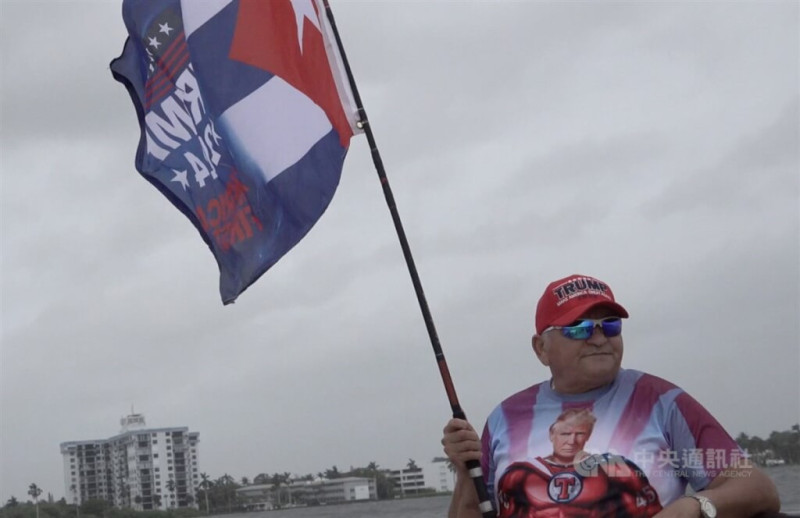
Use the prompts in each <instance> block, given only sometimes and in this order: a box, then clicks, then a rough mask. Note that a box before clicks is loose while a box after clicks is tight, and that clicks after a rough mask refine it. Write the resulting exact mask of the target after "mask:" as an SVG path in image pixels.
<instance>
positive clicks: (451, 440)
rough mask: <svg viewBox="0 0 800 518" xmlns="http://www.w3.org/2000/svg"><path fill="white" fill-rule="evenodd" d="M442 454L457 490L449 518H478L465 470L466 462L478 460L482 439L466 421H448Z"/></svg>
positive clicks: (473, 489) (472, 491)
mask: <svg viewBox="0 0 800 518" xmlns="http://www.w3.org/2000/svg"><path fill="white" fill-rule="evenodd" d="M442 446H444V453H445V454H446V455H447V458H448V459H450V462H452V463H453V466H455V468H456V487H455V490H454V491H453V498H452V500H450V510H449V511H448V513H447V517H448V518H481V517H482V515H481V511H480V508H479V506H478V493H477V491H475V485H474V484H473V483H472V479H471V478H470V476H469V472H468V471H467V467H466V462H467V461H468V460H477V461H480V460H481V440H480V437H478V434H477V433H476V432H475V430H474V429H473V428H472V425H470V424H469V423H468V422H467V421H464V420H463V419H451V420H450V421H448V423H447V425H446V426H445V427H444V435H443V437H442Z"/></svg>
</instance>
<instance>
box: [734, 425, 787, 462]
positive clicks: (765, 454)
mask: <svg viewBox="0 0 800 518" xmlns="http://www.w3.org/2000/svg"><path fill="white" fill-rule="evenodd" d="M736 443H737V444H738V445H739V447H740V448H742V449H743V450H746V451H747V453H748V454H749V455H750V458H751V459H752V460H754V461H755V462H756V464H760V465H765V464H767V461H768V460H772V459H774V460H782V461H784V462H786V464H800V424H795V425H794V426H792V427H791V428H790V429H789V430H786V431H783V432H778V431H774V432H772V433H770V434H769V437H768V438H766V439H762V438H761V437H758V436H755V435H753V436H752V437H750V436H748V435H747V434H746V433H744V432H743V433H740V434H739V435H738V436H737V437H736Z"/></svg>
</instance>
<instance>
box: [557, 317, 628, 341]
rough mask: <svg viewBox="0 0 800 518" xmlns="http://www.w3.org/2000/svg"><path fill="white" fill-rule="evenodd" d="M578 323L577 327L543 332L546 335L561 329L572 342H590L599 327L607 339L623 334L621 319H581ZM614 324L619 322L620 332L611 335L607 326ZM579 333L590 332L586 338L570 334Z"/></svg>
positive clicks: (562, 327) (560, 327)
mask: <svg viewBox="0 0 800 518" xmlns="http://www.w3.org/2000/svg"><path fill="white" fill-rule="evenodd" d="M576 322H578V324H577V325H571V326H550V327H548V328H547V329H545V330H544V331H542V334H545V333H546V332H548V331H551V330H553V329H560V330H561V334H562V335H564V336H565V337H566V338H569V339H571V340H588V339H589V338H591V336H592V335H593V334H594V330H595V328H596V327H598V326H599V327H600V330H601V331H602V332H603V334H604V335H605V336H606V337H607V338H613V337H615V336H619V335H621V334H622V318H620V317H604V318H579V319H578V320H576ZM586 322H591V323H592V327H588V326H587V325H586ZM612 322H613V323H617V322H619V324H618V325H619V328H618V329H619V332H617V333H615V334H611V335H609V334H608V331H607V329H606V326H607V325H610V324H611V323H612ZM578 331H583V333H587V332H588V334H586V336H572V335H571V334H570V333H576V332H578ZM612 331H613V330H612Z"/></svg>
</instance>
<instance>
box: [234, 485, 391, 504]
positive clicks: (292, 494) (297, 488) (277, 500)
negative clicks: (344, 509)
mask: <svg viewBox="0 0 800 518" xmlns="http://www.w3.org/2000/svg"><path fill="white" fill-rule="evenodd" d="M236 495H237V496H238V497H239V498H241V500H242V501H243V502H245V507H246V508H247V509H249V510H261V509H273V508H275V507H287V506H295V505H325V504H338V503H343V502H351V501H358V500H377V498H378V493H377V490H376V486H375V479H374V478H362V477H342V478H335V479H332V480H326V479H319V480H313V481H302V480H294V481H291V482H290V483H289V484H281V485H273V484H257V485H251V486H245V487H240V488H238V489H237V490H236Z"/></svg>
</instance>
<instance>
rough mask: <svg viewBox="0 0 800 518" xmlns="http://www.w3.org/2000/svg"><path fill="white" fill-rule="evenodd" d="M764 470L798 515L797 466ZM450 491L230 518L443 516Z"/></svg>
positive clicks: (788, 508)
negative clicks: (424, 496)
mask: <svg viewBox="0 0 800 518" xmlns="http://www.w3.org/2000/svg"><path fill="white" fill-rule="evenodd" d="M764 471H765V472H766V473H767V475H769V477H770V478H771V479H772V480H773V481H774V482H775V485H777V486H778V493H780V496H781V511H782V512H784V513H787V514H793V515H800V466H776V467H772V468H765V469H764ZM449 506H450V495H445V496H435V497H428V498H409V499H406V500H382V501H379V502H360V503H354V504H343V505H328V506H321V507H301V508H297V509H285V510H282V511H262V512H253V513H246V514H239V515H229V516H230V517H231V518H233V517H234V516H235V517H238V518H375V517H381V518H443V517H445V516H447V508H448V507H449Z"/></svg>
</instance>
